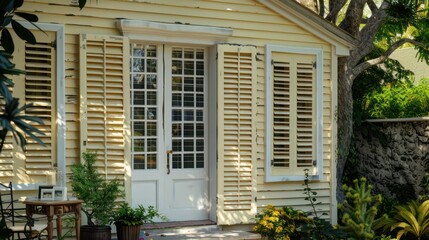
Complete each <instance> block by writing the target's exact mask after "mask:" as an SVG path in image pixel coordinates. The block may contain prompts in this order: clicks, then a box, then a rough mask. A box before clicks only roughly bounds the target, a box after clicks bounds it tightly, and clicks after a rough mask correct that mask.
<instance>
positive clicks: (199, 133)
mask: <svg viewBox="0 0 429 240" xmlns="http://www.w3.org/2000/svg"><path fill="white" fill-rule="evenodd" d="M196 127H197V137H204V124H203V123H197V126H196Z"/></svg>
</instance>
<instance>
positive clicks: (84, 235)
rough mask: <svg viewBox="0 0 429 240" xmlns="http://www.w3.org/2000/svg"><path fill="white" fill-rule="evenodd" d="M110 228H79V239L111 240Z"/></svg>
mask: <svg viewBox="0 0 429 240" xmlns="http://www.w3.org/2000/svg"><path fill="white" fill-rule="evenodd" d="M111 230H112V228H111V227H110V226H88V225H85V226H81V227H80V239H88V240H89V239H91V240H111V239H112V231H111Z"/></svg>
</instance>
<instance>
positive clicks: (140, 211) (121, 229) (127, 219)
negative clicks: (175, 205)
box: [113, 203, 167, 240]
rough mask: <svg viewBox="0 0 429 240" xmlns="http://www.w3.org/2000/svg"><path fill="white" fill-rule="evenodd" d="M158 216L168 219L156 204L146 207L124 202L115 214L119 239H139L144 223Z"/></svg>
mask: <svg viewBox="0 0 429 240" xmlns="http://www.w3.org/2000/svg"><path fill="white" fill-rule="evenodd" d="M156 217H157V218H160V219H161V220H163V221H165V220H167V218H166V217H165V216H163V215H162V214H160V213H159V212H158V210H157V209H155V207H154V206H149V207H148V208H145V207H144V206H143V205H139V206H138V207H137V208H132V207H131V206H130V205H129V204H128V203H122V204H121V205H120V207H119V208H118V209H117V211H116V212H115V213H114V215H113V222H114V223H115V225H116V231H117V235H118V240H138V239H139V235H140V229H141V227H142V225H143V224H145V223H153V219H154V218H156Z"/></svg>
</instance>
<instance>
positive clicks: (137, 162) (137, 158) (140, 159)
mask: <svg viewBox="0 0 429 240" xmlns="http://www.w3.org/2000/svg"><path fill="white" fill-rule="evenodd" d="M134 169H145V162H144V155H143V154H134Z"/></svg>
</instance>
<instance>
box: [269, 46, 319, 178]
mask: <svg viewBox="0 0 429 240" xmlns="http://www.w3.org/2000/svg"><path fill="white" fill-rule="evenodd" d="M271 56H272V61H271V75H270V76H271V77H272V79H271V80H272V83H271V89H272V103H267V104H272V106H270V107H271V108H272V113H271V112H269V113H267V114H272V119H271V122H272V126H270V124H267V128H272V129H271V131H272V132H271V133H272V146H271V148H272V160H271V163H270V164H271V166H270V170H271V172H268V173H267V174H269V176H280V177H284V178H283V180H297V179H294V178H293V177H291V176H299V177H302V176H303V175H304V169H309V170H310V174H312V175H317V174H318V169H319V168H318V166H317V165H318V161H317V144H316V137H317V131H316V130H317V129H316V128H317V125H316V123H317V116H316V97H317V93H316V88H317V84H316V66H315V65H316V64H315V63H316V55H306V54H291V53H282V52H273V53H272V55H271ZM267 91H270V89H267ZM268 137H269V136H268Z"/></svg>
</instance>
